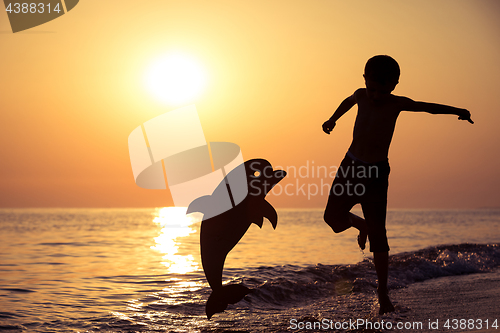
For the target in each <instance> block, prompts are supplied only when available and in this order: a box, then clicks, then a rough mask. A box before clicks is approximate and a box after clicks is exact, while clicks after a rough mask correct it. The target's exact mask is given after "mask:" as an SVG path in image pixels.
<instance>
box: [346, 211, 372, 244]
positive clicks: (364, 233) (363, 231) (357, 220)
mask: <svg viewBox="0 0 500 333" xmlns="http://www.w3.org/2000/svg"><path fill="white" fill-rule="evenodd" d="M349 221H350V222H351V225H352V226H353V227H354V228H356V229H358V230H359V235H358V245H359V247H360V248H361V250H364V249H365V247H366V237H368V225H367V224H366V221H365V220H364V219H363V218H361V217H359V216H357V215H354V214H353V213H349Z"/></svg>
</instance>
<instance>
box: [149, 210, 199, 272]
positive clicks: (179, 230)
mask: <svg viewBox="0 0 500 333" xmlns="http://www.w3.org/2000/svg"><path fill="white" fill-rule="evenodd" d="M186 210H187V207H164V208H161V209H159V210H158V211H157V213H156V214H157V216H156V217H155V218H154V219H153V222H154V223H157V224H159V225H161V227H162V231H161V234H160V235H159V236H158V237H156V238H155V242H156V245H155V246H152V247H151V248H152V249H154V250H157V251H159V252H161V253H163V260H164V261H163V262H162V264H163V265H165V266H166V267H167V268H168V271H169V272H171V273H179V274H186V273H189V272H194V271H196V270H198V269H199V268H198V263H197V261H196V260H195V258H194V256H193V255H192V254H188V253H182V251H180V250H179V247H180V245H181V243H180V242H181V241H182V239H184V240H185V239H186V237H188V236H189V235H190V234H192V233H194V232H196V230H195V228H193V227H191V225H192V224H194V223H196V222H200V221H201V218H200V216H196V215H195V214H191V215H189V216H186ZM196 239H197V238H196Z"/></svg>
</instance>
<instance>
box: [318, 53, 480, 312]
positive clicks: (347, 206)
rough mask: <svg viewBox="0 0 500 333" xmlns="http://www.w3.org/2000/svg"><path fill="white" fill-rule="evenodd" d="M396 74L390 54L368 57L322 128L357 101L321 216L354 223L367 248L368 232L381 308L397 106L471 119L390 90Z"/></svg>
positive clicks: (385, 299) (337, 228) (334, 223)
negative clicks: (359, 79) (359, 212)
mask: <svg viewBox="0 0 500 333" xmlns="http://www.w3.org/2000/svg"><path fill="white" fill-rule="evenodd" d="M399 75H400V69H399V65H398V63H397V62H396V60H394V59H393V58H391V57H389V56H387V55H378V56H375V57H373V58H371V59H369V60H368V62H367V63H366V66H365V73H364V75H363V77H364V78H365V85H366V88H362V89H358V90H356V91H355V92H354V94H352V95H351V96H349V97H347V98H346V99H345V100H344V101H343V102H342V103H341V104H340V106H339V107H338V108H337V110H336V111H335V113H334V114H333V115H332V117H331V118H330V119H329V120H327V121H326V122H325V123H324V124H323V131H324V132H325V133H326V134H330V132H331V131H332V130H333V128H334V127H335V123H336V121H337V120H338V119H339V118H340V117H341V116H342V115H344V114H345V113H346V112H347V111H349V110H350V109H351V108H352V107H353V106H354V105H355V104H357V105H358V114H357V116H356V122H355V124H354V132H353V139H352V143H351V146H350V147H349V150H348V152H347V154H346V156H345V158H344V160H343V161H342V163H341V165H340V167H339V170H338V172H337V176H336V177H335V180H334V181H333V184H332V187H331V190H330V195H329V197H328V203H327V206H326V209H325V214H324V220H325V222H326V223H327V224H328V225H329V226H330V227H331V228H332V229H333V231H334V232H336V233H338V232H342V231H344V230H346V229H348V228H350V227H354V228H356V229H358V230H359V236H358V244H359V246H360V248H361V249H364V248H365V244H366V239H367V237H368V238H369V240H370V251H371V252H373V261H374V264H375V270H376V272H377V277H378V290H377V292H378V298H379V304H380V314H383V313H386V312H391V311H394V306H393V305H392V303H391V301H390V299H389V295H388V288H387V277H388V269H389V244H388V242H387V235H386V229H385V217H386V211H387V189H388V178H389V172H390V167H389V160H388V158H387V157H388V153H389V146H390V144H391V140H392V136H393V133H394V128H395V126H396V120H397V118H398V116H399V114H400V113H401V111H412V112H428V113H431V114H452V115H457V116H458V119H460V120H467V121H468V122H470V123H471V124H473V123H474V122H473V121H472V120H471V114H470V112H469V111H467V110H466V109H459V108H455V107H452V106H447V105H441V104H433V103H425V102H416V101H413V100H411V99H410V98H407V97H402V96H396V95H392V94H391V93H392V91H393V90H394V89H395V88H396V85H397V84H398V83H399ZM358 203H360V204H361V207H362V209H363V215H364V219H363V218H361V217H359V216H356V215H354V214H352V213H350V210H351V208H352V207H353V206H354V205H355V204H358Z"/></svg>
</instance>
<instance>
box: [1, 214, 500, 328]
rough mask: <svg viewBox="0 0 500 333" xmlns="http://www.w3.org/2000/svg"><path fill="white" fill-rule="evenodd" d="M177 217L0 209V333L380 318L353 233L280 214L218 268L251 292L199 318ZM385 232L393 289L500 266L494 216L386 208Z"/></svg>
mask: <svg viewBox="0 0 500 333" xmlns="http://www.w3.org/2000/svg"><path fill="white" fill-rule="evenodd" d="M184 211H185V210H183V209H182V208H158V209H1V210H0V331H8V332H234V331H238V332H291V331H294V330H293V328H294V326H293V325H292V324H291V323H293V320H297V321H301V320H302V321H304V320H305V321H307V320H313V319H314V318H320V317H328V318H332V319H335V320H339V321H340V320H349V319H353V318H377V314H376V311H377V301H376V297H375V286H376V275H375V272H374V268H373V263H372V260H371V256H370V253H369V252H367V251H365V252H364V253H363V252H362V251H360V250H359V249H358V247H357V244H356V236H357V233H356V232H355V230H348V231H346V232H344V233H342V234H334V233H333V232H332V231H331V229H330V228H329V227H328V226H327V225H326V224H325V223H324V222H323V221H322V210H320V209H288V210H285V209H280V210H278V214H279V219H278V227H277V228H276V230H273V229H272V227H271V224H270V223H268V222H267V221H265V223H264V226H263V228H262V229H259V228H258V227H257V226H255V225H252V226H251V228H250V229H249V230H248V232H247V234H246V235H245V236H244V237H243V238H242V240H241V241H240V243H239V244H238V245H236V247H235V248H234V249H233V250H232V251H231V252H230V253H229V255H228V258H227V260H226V264H225V268H224V276H223V280H224V282H225V283H226V282H231V283H243V284H245V285H246V286H248V287H250V288H252V289H254V291H253V292H252V293H251V294H249V295H247V296H246V297H245V299H243V300H242V301H240V302H239V303H237V304H234V305H230V306H229V307H228V309H227V310H226V311H225V312H224V313H220V314H216V315H214V317H213V318H212V320H210V321H209V320H207V319H206V316H205V302H206V300H207V298H208V296H209V295H210V292H211V289H210V288H209V286H208V284H207V282H206V280H205V276H204V274H203V270H202V268H201V263H200V255H199V230H200V225H201V223H200V216H189V217H186V216H185V215H184ZM387 229H388V236H389V244H390V246H391V252H390V254H391V263H390V274H389V275H390V277H389V286H390V288H391V289H392V290H396V289H401V288H405V287H407V286H409V285H412V284H414V283H417V282H420V281H425V280H429V279H432V278H437V277H442V276H454V275H461V274H468V273H484V274H487V273H488V272H491V271H494V270H495V269H497V268H498V266H499V265H500V244H499V243H500V210H494V209H482V210H389V211H388V216H387ZM401 306H403V307H404V305H401ZM398 308H399V306H396V310H398ZM387 316H388V317H384V318H391V319H393V320H397V319H398V318H399V319H401V318H400V317H402V316H404V315H403V314H402V312H398V311H396V313H393V314H389V315H387Z"/></svg>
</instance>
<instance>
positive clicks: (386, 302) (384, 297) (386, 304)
mask: <svg viewBox="0 0 500 333" xmlns="http://www.w3.org/2000/svg"><path fill="white" fill-rule="evenodd" d="M377 294H378V304H379V305H380V311H379V314H381V315H383V314H384V313H388V312H394V305H392V302H391V300H390V299H389V292H388V291H387V290H385V291H383V290H377Z"/></svg>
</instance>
